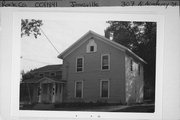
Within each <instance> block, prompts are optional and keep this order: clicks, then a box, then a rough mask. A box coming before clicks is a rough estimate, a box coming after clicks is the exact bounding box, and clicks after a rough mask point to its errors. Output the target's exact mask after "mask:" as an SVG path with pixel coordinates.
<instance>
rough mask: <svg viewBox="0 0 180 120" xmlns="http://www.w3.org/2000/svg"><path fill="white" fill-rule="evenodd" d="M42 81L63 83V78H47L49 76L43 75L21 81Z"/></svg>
mask: <svg viewBox="0 0 180 120" xmlns="http://www.w3.org/2000/svg"><path fill="white" fill-rule="evenodd" d="M43 82H47V83H65V82H66V81H65V80H61V79H57V78H49V77H43V78H40V79H37V78H31V79H26V80H23V81H22V83H43Z"/></svg>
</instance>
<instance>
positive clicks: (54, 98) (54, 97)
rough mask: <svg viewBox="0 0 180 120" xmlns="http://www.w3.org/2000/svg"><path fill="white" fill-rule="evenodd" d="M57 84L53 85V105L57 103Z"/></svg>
mask: <svg viewBox="0 0 180 120" xmlns="http://www.w3.org/2000/svg"><path fill="white" fill-rule="evenodd" d="M56 89H57V88H56V83H55V82H54V83H53V91H52V103H55V101H56V93H55V90H56Z"/></svg>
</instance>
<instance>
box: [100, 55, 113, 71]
mask: <svg viewBox="0 0 180 120" xmlns="http://www.w3.org/2000/svg"><path fill="white" fill-rule="evenodd" d="M103 56H108V69H103V68H102V67H103V65H102V62H103ZM110 60H111V59H110V54H108V53H107V54H101V70H102V71H106V70H110V67H111V66H110Z"/></svg>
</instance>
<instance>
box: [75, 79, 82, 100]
mask: <svg viewBox="0 0 180 120" xmlns="http://www.w3.org/2000/svg"><path fill="white" fill-rule="evenodd" d="M75 97H76V98H82V97H83V82H82V81H79V82H75Z"/></svg>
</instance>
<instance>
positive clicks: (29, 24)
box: [21, 19, 43, 38]
mask: <svg viewBox="0 0 180 120" xmlns="http://www.w3.org/2000/svg"><path fill="white" fill-rule="evenodd" d="M42 25H43V23H42V20H35V19H22V20H21V37H22V36H29V35H30V34H33V35H34V37H35V38H37V36H38V35H41V33H40V27H41V26H42Z"/></svg>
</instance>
